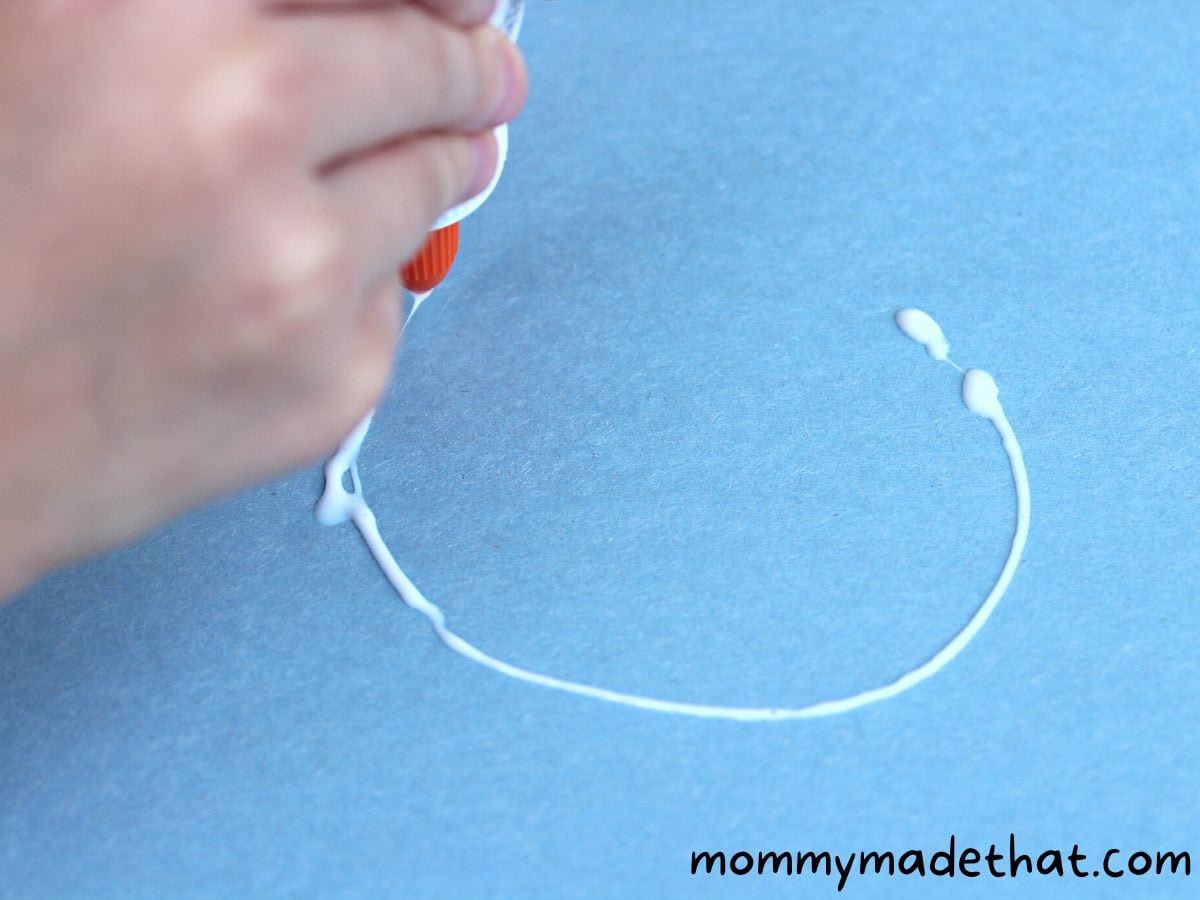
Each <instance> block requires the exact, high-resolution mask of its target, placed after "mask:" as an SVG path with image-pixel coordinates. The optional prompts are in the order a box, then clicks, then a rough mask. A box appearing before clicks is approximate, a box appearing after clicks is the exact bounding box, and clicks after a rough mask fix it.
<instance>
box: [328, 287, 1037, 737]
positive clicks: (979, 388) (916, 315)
mask: <svg viewBox="0 0 1200 900" xmlns="http://www.w3.org/2000/svg"><path fill="white" fill-rule="evenodd" d="M896 324H897V325H898V326H899V327H900V329H901V330H902V331H904V333H905V334H907V335H908V336H909V337H911V338H913V339H914V340H916V341H918V342H919V343H922V344H924V345H925V347H926V349H927V350H928V351H929V354H930V356H932V357H934V358H935V359H938V360H939V361H942V362H949V363H950V365H954V366H955V368H959V367H958V366H957V365H955V363H953V362H952V361H951V360H949V359H948V357H947V353H948V351H949V344H948V343H947V342H946V340H945V337H944V335H942V332H941V329H940V327H938V325H937V323H936V322H934V321H933V319H932V318H930V317H929V316H928V315H927V314H925V313H923V312H921V311H920V310H900V312H898V313H897V315H896ZM931 326H932V327H931ZM959 371H962V370H961V369H959ZM962 399H963V403H964V404H965V405H966V406H967V408H968V409H969V410H970V411H971V412H973V413H975V414H976V415H979V416H982V417H984V418H986V419H988V420H989V421H990V422H991V423H992V426H993V427H994V428H995V429H996V432H997V433H998V434H999V436H1000V440H1001V443H1002V445H1003V447H1004V450H1005V452H1006V453H1007V454H1008V458H1009V463H1010V468H1011V470H1012V479H1013V486H1014V488H1015V491H1016V498H1017V518H1016V527H1015V529H1014V531H1013V538H1012V543H1011V545H1010V547H1009V551H1008V558H1007V559H1006V560H1005V562H1004V566H1003V568H1002V569H1001V570H1000V575H999V577H998V578H997V579H996V583H995V584H994V585H993V586H992V589H991V591H989V592H988V595H987V597H986V598H985V599H984V601H983V603H982V604H981V605H980V606H979V607H978V609H976V611H975V613H974V614H973V615H972V616H971V618H970V620H969V621H968V622H967V624H966V625H964V626H963V628H962V629H961V630H960V631H959V632H958V633H957V634H956V635H954V637H953V638H951V639H950V641H949V642H948V643H947V644H946V645H945V646H944V647H942V649H940V650H939V651H937V653H935V654H934V655H933V656H932V657H930V658H929V659H928V660H926V661H925V662H924V663H922V664H921V665H919V666H917V667H916V668H915V669H912V670H911V671H909V672H906V673H905V674H903V675H901V676H900V677H899V678H897V679H896V680H894V681H892V682H890V683H888V684H885V685H883V686H881V687H876V688H871V689H868V690H864V691H860V692H858V693H855V694H851V695H849V696H847V697H843V698H841V699H837V700H825V701H821V702H818V703H812V704H809V705H807V706H800V707H754V706H714V705H709V704H703V703H687V702H678V701H674V700H661V699H658V698H654V697H647V696H643V695H640V694H630V693H625V692H623V691H614V690H609V689H607V688H600V687H594V686H592V685H588V684H583V683H581V682H578V681H570V680H567V679H563V678H556V677H554V676H551V675H543V674H541V673H539V672H533V671H530V670H529V669H524V668H521V667H520V666H515V665H513V664H511V663H507V662H504V661H503V660H500V659H497V658H496V657H494V656H492V655H490V654H489V653H486V652H485V651H483V650H481V649H479V648H478V647H476V646H475V645H474V644H472V643H470V642H469V641H467V640H466V639H465V638H463V637H461V636H460V635H458V634H457V633H455V632H454V631H452V630H451V629H450V627H449V626H448V625H447V624H446V617H445V614H444V613H443V612H442V610H441V609H440V608H439V607H438V606H437V605H436V604H435V603H433V602H431V601H430V600H429V599H428V598H426V597H425V595H424V594H423V593H421V591H420V589H419V588H418V587H417V586H416V585H415V584H413V582H412V580H411V579H409V577H408V576H407V575H406V574H405V573H404V570H403V569H402V568H401V567H400V564H399V563H398V562H397V561H396V558H395V556H393V554H392V552H391V550H390V549H389V548H388V546H387V543H386V542H385V541H384V539H383V537H382V535H381V534H380V532H379V524H378V521H377V520H376V518H375V513H374V512H373V511H372V510H371V507H370V506H369V505H368V504H367V502H366V499H365V498H364V496H363V491H362V483H361V480H360V479H359V477H358V471H357V461H358V455H359V452H360V451H361V449H362V444H363V441H364V440H365V439H366V436H367V432H368V431H369V430H370V427H371V420H372V418H373V415H374V411H373V410H372V412H371V413H370V414H368V416H367V417H366V418H365V419H364V420H363V421H362V422H361V423H360V424H359V426H358V427H357V428H356V429H355V430H354V432H353V433H352V434H351V435H350V436H349V437H348V438H347V439H346V441H345V442H344V443H343V444H342V446H341V448H340V449H339V450H338V452H337V453H336V454H335V455H334V456H333V458H331V459H330V460H329V462H328V463H327V464H326V467H325V492H324V493H323V494H322V496H321V499H320V501H319V502H318V504H317V518H318V519H319V520H320V521H321V522H322V523H324V524H327V525H335V524H339V523H342V522H346V521H352V522H353V523H354V525H355V527H356V528H357V529H358V531H359V533H360V534H361V535H362V537H363V540H364V541H365V542H366V544H367V547H368V549H369V550H370V552H371V555H372V556H373V557H374V558H375V561H376V562H377V563H378V564H379V567H380V569H381V570H382V571H383V574H384V575H385V576H386V578H387V580H388V582H389V583H390V584H391V585H392V587H393V588H394V589H395V590H396V593H397V594H399V596H400V599H401V600H403V601H404V603H405V604H407V605H408V606H409V607H411V608H412V609H414V610H416V611H417V612H419V613H421V614H422V615H423V616H425V618H426V619H428V620H429V623H430V625H431V626H432V627H433V630H434V632H435V633H436V634H437V636H438V638H439V639H440V640H441V641H442V643H444V644H445V645H446V646H447V647H448V648H449V649H451V650H453V651H454V652H455V653H457V654H459V655H460V656H463V657H465V658H467V659H469V660H471V661H472V662H475V663H478V664H479V665H481V666H485V667H486V668H488V669H491V670H492V671H494V672H498V673H500V674H501V675H507V676H508V677H510V678H515V679H517V680H518V681H524V682H527V683H529V684H535V685H540V686H542V687H546V688H551V689H553V690H558V691H565V692H567V693H571V694H577V695H579V696H583V697H591V698H593V699H596V700H603V701H606V702H609V703H616V704H619V705H622V706H629V707H634V708H637V709H645V710H651V711H654V712H662V713H671V714H675V715H684V716H693V717H697V718H704V719H729V720H734V721H739V722H761V721H783V720H788V719H812V718H817V717H820V716H832V715H837V714H839V713H845V712H849V711H851V710H854V709H858V708H860V707H863V706H867V705H869V704H872V703H878V702H879V701H881V700H887V699H889V698H891V697H895V696H897V695H898V694H901V693H903V692H905V691H907V690H909V689H910V688H912V687H915V686H916V685H918V684H920V683H921V682H922V681H925V680H926V679H927V678H930V677H932V676H933V675H935V674H937V673H938V672H940V671H941V670H942V669H944V668H945V667H946V666H947V665H949V663H950V662H951V661H952V660H953V659H954V658H955V657H957V656H958V655H959V654H960V653H961V652H962V651H963V649H964V648H965V647H966V646H967V645H968V644H969V643H970V642H971V640H972V639H973V638H974V637H975V635H976V634H978V633H979V631H980V629H982V628H983V626H984V625H985V624H986V623H987V620H988V619H989V618H990V617H991V615H992V612H993V611H994V610H995V609H996V606H997V605H998V604H999V603H1000V599H1001V598H1002V597H1003V596H1004V592H1005V591H1006V590H1007V589H1008V586H1009V584H1011V583H1012V579H1013V575H1014V574H1015V573H1016V571H1017V566H1018V565H1019V564H1020V561H1021V554H1022V552H1023V551H1024V549H1025V543H1026V540H1027V539H1028V536H1029V521H1030V501H1029V477H1028V473H1027V472H1026V469H1025V459H1024V456H1023V455H1022V453H1021V446H1020V444H1019V443H1018V441H1017V436H1016V433H1015V432H1014V431H1013V429H1012V425H1011V424H1010V423H1009V421H1008V418H1007V416H1006V415H1005V413H1004V408H1003V407H1002V406H1001V404H1000V399H999V391H998V390H997V388H996V382H995V380H994V379H993V378H992V376H991V375H989V374H988V373H987V372H984V371H983V370H981V369H968V370H966V371H965V372H964V373H963V381H962ZM347 471H349V472H350V474H351V479H352V482H353V487H354V489H353V491H347V490H346V488H345V486H344V485H343V483H342V478H343V476H344V475H345V474H346V473H347Z"/></svg>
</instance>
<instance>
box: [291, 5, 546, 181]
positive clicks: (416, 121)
mask: <svg viewBox="0 0 1200 900" xmlns="http://www.w3.org/2000/svg"><path fill="white" fill-rule="evenodd" d="M441 2H443V3H444V4H445V5H447V6H451V5H453V4H451V3H450V0H441ZM457 5H458V6H461V7H463V8H466V7H468V6H469V5H470V4H467V3H466V2H465V0H459V2H458V3H457ZM356 9H357V8H356ZM274 21H275V24H276V25H279V26H280V27H283V28H285V29H286V31H287V38H286V40H285V42H284V50H283V51H282V52H284V53H286V54H290V56H291V57H292V59H291V61H290V62H284V63H283V64H282V69H283V72H284V74H283V76H281V78H280V81H282V82H283V83H284V84H285V89H284V90H283V91H282V94H281V96H282V97H283V100H282V102H287V103H290V104H292V105H294V107H295V110H296V114H297V115H299V116H303V117H304V118H305V120H306V122H307V123H308V125H307V126H306V131H307V134H306V135H305V140H306V144H307V151H308V153H309V154H310V156H311V158H312V159H313V161H314V162H316V163H320V162H325V161H327V160H329V159H330V158H335V157H337V156H339V155H342V154H346V153H351V152H354V151H356V150H359V149H361V148H364V147H369V146H372V145H374V144H377V143H379V142H382V141H386V140H388V139H390V138H393V137H398V136H401V135H408V134H419V133H426V132H432V131H478V130H482V129H485V128H490V127H494V126H496V125H499V124H500V123H502V122H507V121H509V120H510V119H512V118H513V117H514V116H516V114H517V113H518V112H519V111H520V109H521V106H522V105H523V104H524V101H525V95H526V92H527V74H526V71H525V65H524V61H523V60H522V58H521V55H520V52H519V51H518V50H517V49H516V47H515V46H514V45H513V44H512V43H511V42H510V41H509V40H508V39H507V38H506V37H505V36H504V35H503V34H501V33H500V32H498V31H496V30H495V29H492V28H490V27H486V26H484V27H480V28H474V29H469V30H464V29H461V28H458V27H455V26H452V25H450V24H448V23H447V22H445V21H443V20H441V19H438V18H437V17H435V16H432V15H430V14H429V13H427V12H425V11H424V10H422V9H419V8H417V7H414V6H411V5H408V4H405V5H401V6H393V5H389V6H384V7H371V8H370V9H368V10H359V11H356V12H354V13H353V14H345V15H337V16H329V15H312V14H309V15H288V16H282V17H276V19H275V20H274Z"/></svg>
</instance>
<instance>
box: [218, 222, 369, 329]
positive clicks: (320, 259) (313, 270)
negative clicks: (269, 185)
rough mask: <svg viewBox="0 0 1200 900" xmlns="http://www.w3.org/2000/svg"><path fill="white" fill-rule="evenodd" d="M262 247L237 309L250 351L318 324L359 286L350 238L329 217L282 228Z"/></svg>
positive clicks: (236, 322)
mask: <svg viewBox="0 0 1200 900" xmlns="http://www.w3.org/2000/svg"><path fill="white" fill-rule="evenodd" d="M262 248H263V249H262V251H261V253H260V254H259V255H258V257H257V264H256V265H255V266H254V269H253V271H252V272H251V273H250V274H249V275H248V277H247V279H246V285H245V288H244V289H243V290H242V291H241V292H239V295H238V298H237V302H236V306H235V308H234V310H233V319H234V321H233V323H232V327H233V328H234V333H235V335H236V341H237V343H238V345H239V346H240V347H241V348H243V350H246V351H248V352H251V353H266V352H271V351H272V350H274V349H275V348H276V347H278V346H279V345H281V344H287V343H290V342H291V340H292V339H294V338H295V337H297V336H298V335H300V334H305V333H308V332H310V331H312V330H313V329H314V328H319V327H320V326H321V325H322V324H323V323H324V322H325V321H326V320H327V319H328V318H329V317H330V316H331V314H332V311H333V310H335V309H336V308H338V306H339V304H340V303H342V302H345V301H346V299H347V297H348V295H350V294H351V293H352V291H353V290H354V279H355V266H354V257H353V255H352V253H351V250H350V244H349V241H348V239H347V236H346V234H345V232H344V231H343V230H342V229H341V228H339V227H338V226H337V225H336V224H335V223H334V222H332V221H331V220H330V219H328V218H326V217H322V216H313V217H310V218H309V219H307V220H303V221H298V222H288V223H287V224H285V225H284V226H282V227H277V228H275V229H274V230H273V233H271V235H270V237H268V238H266V239H265V240H264V243H263V245H262Z"/></svg>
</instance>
